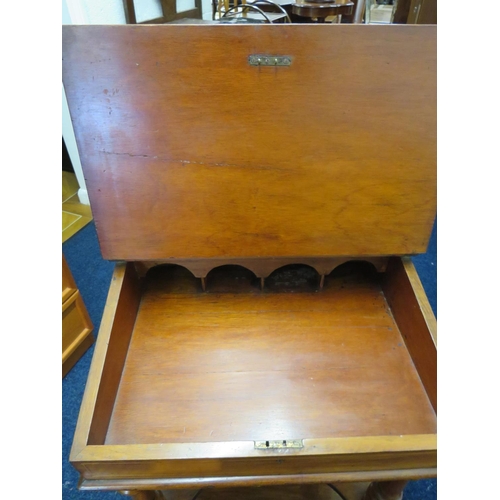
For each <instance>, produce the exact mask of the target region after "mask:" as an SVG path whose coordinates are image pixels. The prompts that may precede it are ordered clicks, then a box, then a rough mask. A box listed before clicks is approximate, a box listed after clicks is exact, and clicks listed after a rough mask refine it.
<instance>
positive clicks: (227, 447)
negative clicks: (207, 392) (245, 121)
mask: <svg viewBox="0 0 500 500" xmlns="http://www.w3.org/2000/svg"><path fill="white" fill-rule="evenodd" d="M303 442H304V448H298V449H292V448H288V449H274V450H259V449H255V448H254V442H253V441H222V442H208V443H165V444H163V443H161V444H131V445H104V446H102V445H94V446H92V445H90V446H86V447H85V448H84V449H83V450H82V451H81V452H80V454H79V455H78V456H77V457H75V459H76V460H77V461H79V462H80V461H103V462H107V461H116V460H176V459H177V460H184V459H190V458H196V459H210V458H215V459H220V458H251V457H265V456H272V457H275V458H276V457H282V456H284V455H286V456H291V455H301V456H308V455H313V456H317V455H346V454H356V453H367V454H370V453H384V452H405V451H426V450H436V442H437V438H436V435H435V434H414V435H406V436H363V437H342V438H323V439H304V440H303Z"/></svg>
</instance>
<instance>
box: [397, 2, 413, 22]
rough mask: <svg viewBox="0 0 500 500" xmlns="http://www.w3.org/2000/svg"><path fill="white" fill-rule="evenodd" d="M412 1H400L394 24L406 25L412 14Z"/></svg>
mask: <svg viewBox="0 0 500 500" xmlns="http://www.w3.org/2000/svg"><path fill="white" fill-rule="evenodd" d="M410 5H411V0H398V1H397V3H396V7H395V10H394V19H393V23H395V24H406V21H407V20H408V14H409V13H410Z"/></svg>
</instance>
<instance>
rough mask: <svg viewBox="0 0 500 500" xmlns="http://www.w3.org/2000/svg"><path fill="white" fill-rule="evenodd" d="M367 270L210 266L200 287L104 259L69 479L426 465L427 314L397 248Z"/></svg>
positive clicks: (401, 470)
mask: <svg viewBox="0 0 500 500" xmlns="http://www.w3.org/2000/svg"><path fill="white" fill-rule="evenodd" d="M370 266H371V264H368V263H359V262H358V263H347V264H344V265H342V266H340V267H338V268H336V269H334V270H333V271H332V272H331V273H330V274H329V275H327V276H326V277H325V278H323V279H320V276H319V275H318V276H315V274H314V273H315V272H314V271H313V270H312V269H307V268H301V267H300V266H291V267H289V268H286V269H282V270H280V271H277V272H276V273H273V274H271V275H270V276H269V277H268V278H267V279H266V280H265V282H264V283H262V282H261V280H259V279H256V278H255V276H254V275H253V274H252V273H251V272H250V271H247V270H246V269H243V268H241V267H229V266H225V267H224V268H218V269H216V270H214V271H213V272H211V273H209V275H208V276H207V278H206V280H205V282H204V283H203V285H204V286H202V283H201V281H200V280H198V279H197V278H195V277H194V276H193V275H192V274H191V273H190V272H189V271H188V270H186V269H185V268H183V267H180V266H160V267H154V268H152V269H150V270H149V271H148V273H147V274H146V276H145V277H144V278H139V277H138V274H137V272H136V267H135V265H134V264H133V263H128V264H119V265H117V266H116V269H115V273H114V275H113V278H112V283H111V287H110V291H109V296H108V300H107V303H106V308H105V312H104V316H103V321H102V326H101V330H100V333H99V338H98V341H97V345H96V350H95V354H94V359H93V362H92V367H91V371H90V376H89V381H88V384H87V388H86V393H85V396H84V402H83V405H82V412H81V414H80V419H79V423H78V427H77V432H76V434H75V441H74V444H73V450H72V454H71V461H72V463H73V465H74V466H75V467H76V468H77V469H78V470H79V472H80V473H81V475H82V480H83V483H82V487H84V488H85V487H88V488H95V487H99V488H101V487H102V488H106V485H107V484H108V485H113V488H115V489H116V487H117V485H118V486H120V487H123V488H124V489H128V488H133V487H137V486H138V485H139V483H140V482H141V481H142V483H141V484H142V485H144V484H148V485H149V486H148V487H152V486H154V487H162V486H163V487H166V486H174V485H181V484H182V485H186V486H188V485H189V484H195V482H196V481H198V483H196V484H199V481H200V480H202V481H203V483H204V484H205V485H217V484H226V485H244V484H249V482H251V481H252V480H253V481H261V482H262V481H264V482H265V481H266V480H270V479H271V478H273V481H274V482H276V481H281V482H287V483H293V482H294V481H296V482H297V481H299V480H302V481H304V479H303V478H304V475H306V476H307V481H309V482H316V481H317V482H320V481H321V482H330V481H335V480H339V479H340V480H351V481H356V480H358V481H360V480H366V478H367V477H368V476H367V474H368V475H369V477H370V478H373V477H377V478H378V479H397V478H399V479H401V478H405V479H411V478H412V477H426V476H429V477H431V476H434V475H435V473H436V469H435V468H436V324H435V318H434V315H433V313H432V311H431V308H430V306H429V304H428V301H427V298H426V296H425V293H424V291H423V289H422V286H421V283H420V281H419V279H418V276H417V274H416V272H415V269H414V267H413V265H412V263H411V261H410V260H409V259H406V258H404V259H401V258H396V257H394V258H391V259H388V261H387V265H386V267H385V271H384V272H377V271H376V270H375V269H374V268H372V267H370ZM297 273H298V274H297ZM262 284H264V287H263V289H261V285H262ZM204 288H205V291H203V289H204ZM76 329H77V328H76V327H75V330H76ZM259 443H260V444H259ZM262 443H264V445H262ZM267 443H268V444H267ZM276 443H278V444H276ZM292 445H294V446H292ZM110 457H112V460H111V458H110ZM362 471H364V472H362ZM363 474H364V475H363ZM132 478H133V479H132ZM192 478H196V479H192ZM200 478H202V479H200ZM276 478H279V479H276ZM300 478H302V479H300Z"/></svg>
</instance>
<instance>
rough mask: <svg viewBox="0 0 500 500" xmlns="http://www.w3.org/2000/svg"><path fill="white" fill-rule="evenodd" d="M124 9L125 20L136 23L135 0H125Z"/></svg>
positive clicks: (128, 22)
mask: <svg viewBox="0 0 500 500" xmlns="http://www.w3.org/2000/svg"><path fill="white" fill-rule="evenodd" d="M123 11H124V13H125V22H126V23H127V24H136V23H137V18H136V16H135V4H134V0H123Z"/></svg>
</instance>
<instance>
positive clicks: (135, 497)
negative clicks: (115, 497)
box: [120, 490, 163, 500]
mask: <svg viewBox="0 0 500 500" xmlns="http://www.w3.org/2000/svg"><path fill="white" fill-rule="evenodd" d="M120 493H121V494H122V495H126V496H129V497H130V498H131V500H162V499H163V495H162V494H161V493H160V492H159V491H147V490H140V491H139V490H124V491H120Z"/></svg>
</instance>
